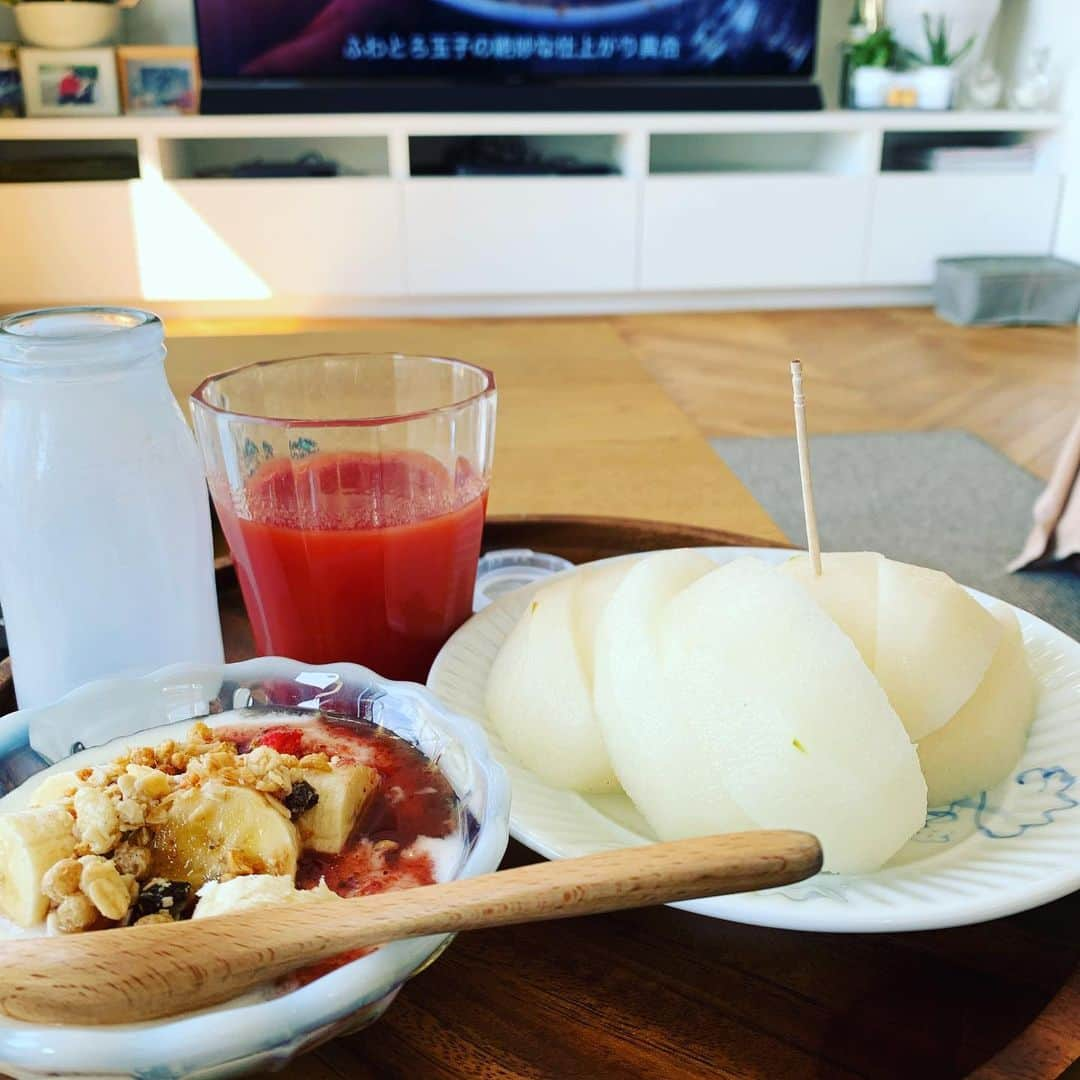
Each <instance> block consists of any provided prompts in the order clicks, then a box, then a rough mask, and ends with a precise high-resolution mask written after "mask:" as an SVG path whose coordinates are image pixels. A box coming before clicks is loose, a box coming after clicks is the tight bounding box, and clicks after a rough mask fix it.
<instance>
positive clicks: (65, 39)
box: [13, 0, 120, 49]
mask: <svg viewBox="0 0 1080 1080" xmlns="http://www.w3.org/2000/svg"><path fill="white" fill-rule="evenodd" d="M13 10H14V12H15V25H16V27H18V30H19V37H21V38H22V40H23V42H24V44H26V45H37V46H40V47H41V48H43V49H87V48H89V47H90V46H92V45H109V44H111V43H112V42H113V41H115V40H116V36H117V34H118V33H119V31H120V8H118V7H117V6H116V5H115V4H94V3H89V2H85V3H80V2H79V0H32V2H29V3H26V2H24V3H19V4H16V5H15V7H14V9H13Z"/></svg>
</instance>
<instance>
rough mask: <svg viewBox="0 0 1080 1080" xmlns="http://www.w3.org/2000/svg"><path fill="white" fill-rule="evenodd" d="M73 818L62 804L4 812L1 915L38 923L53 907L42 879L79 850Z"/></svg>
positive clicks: (0, 827)
mask: <svg viewBox="0 0 1080 1080" xmlns="http://www.w3.org/2000/svg"><path fill="white" fill-rule="evenodd" d="M72 826H73V819H72V817H71V815H70V814H69V813H68V812H67V811H66V810H65V809H64V808H63V807H61V806H39V807H35V808H34V809H31V810H20V811H17V812H16V813H12V814H0V915H3V916H4V918H6V919H10V920H11V921H12V922H13V923H16V924H17V925H19V926H36V925H37V924H38V923H40V922H41V921H42V920H43V919H44V918H45V915H46V913H47V912H48V910H49V901H48V900H47V899H46V897H45V895H44V893H42V891H41V879H42V878H43V877H44V876H45V871H46V870H48V869H49V868H50V867H51V866H52V865H53V863H57V862H59V861H60V860H61V859H67V858H69V857H70V856H71V854H72V852H74V850H75V834H74V831H73V828H72Z"/></svg>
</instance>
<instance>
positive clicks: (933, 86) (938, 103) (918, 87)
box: [911, 67, 956, 110]
mask: <svg viewBox="0 0 1080 1080" xmlns="http://www.w3.org/2000/svg"><path fill="white" fill-rule="evenodd" d="M911 79H912V84H913V85H914V87H915V93H916V95H917V96H918V108H920V109H935V110H941V109H951V108H952V103H953V96H954V94H955V93H956V70H955V69H954V68H951V67H923V68H919V69H918V71H916V72H915V73H914V74H913V75H912V76H911Z"/></svg>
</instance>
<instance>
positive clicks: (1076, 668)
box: [428, 547, 1080, 932]
mask: <svg viewBox="0 0 1080 1080" xmlns="http://www.w3.org/2000/svg"><path fill="white" fill-rule="evenodd" d="M704 550H705V551H706V553H707V554H708V555H710V556H711V557H712V558H714V559H715V560H716V561H717V562H718V563H723V562H728V561H730V560H732V559H735V558H738V557H739V556H743V555H754V556H756V557H758V558H760V559H763V560H765V561H767V562H771V563H776V562H782V561H783V560H785V559H787V558H789V557H790V555H791V552H790V551H785V550H777V549H775V548H735V547H731V548H708V549H704ZM539 584H542V583H538V584H537V585H534V586H529V587H527V588H524V589H519V590H517V591H516V592H512V593H508V594H507V595H505V596H503V597H501V598H500V599H498V600H496V601H495V602H494V603H493V604H491V606H490V607H488V608H486V609H485V610H484V611H482V612H480V613H479V614H478V615H475V616H474V617H473V618H472V619H470V620H469V621H468V622H467V623H466V624H465V625H464V626H463V627H462V628H461V629H460V630H459V631H458V632H457V633H456V634H455V635H454V636H453V637H452V638H451V639H450V640H449V641H448V642H447V643H446V646H445V647H444V648H443V650H442V652H441V653H440V654H439V656H438V657H437V659H436V660H435V664H434V666H433V667H432V669H431V675H430V676H429V678H428V686H429V687H430V688H431V690H432V691H434V693H435V694H436V695H437V696H438V697H439V698H440V699H441V700H442V701H443V702H444V703H445V704H446V706H447V707H448V708H450V709H453V710H454V711H456V712H460V713H464V714H465V715H467V716H472V717H475V718H476V719H477V720H479V721H480V723H481V724H482V725H483V726H484V727H485V728H486V730H487V734H488V739H489V740H490V742H491V745H492V750H493V755H494V757H495V758H496V760H497V761H499V762H500V764H502V765H503V766H504V768H505V769H506V771H507V772H508V773H509V774H510V781H511V787H512V791H513V800H512V803H511V813H510V832H511V835H513V836H514V837H515V838H516V839H518V840H520V841H521V842H522V843H523V844H525V845H526V846H528V847H530V848H532V849H533V850H534V851H536V852H539V853H540V854H541V855H545V856H547V857H548V858H550V859H561V858H568V857H570V856H574V855H587V854H589V853H591V852H594V851H603V850H609V849H611V848H620V847H626V846H628V845H632V844H641V843H646V842H648V841H650V840H652V839H655V837H654V836H653V835H652V833H651V832H650V830H649V828H648V826H647V825H646V824H645V822H644V820H643V819H642V818H641V815H640V814H638V812H637V811H636V810H635V808H634V806H633V804H632V803H631V802H630V800H629V799H628V798H627V797H626V796H625V795H621V794H620V795H599V796H597V795H590V796H583V795H578V794H577V793H575V792H572V791H564V790H561V789H559V788H553V787H549V786H548V785H547V784H544V783H542V782H541V781H540V780H539V779H538V778H537V777H536V776H535V775H534V774H533V773H531V772H529V771H528V770H527V769H524V768H522V767H521V766H520V765H518V764H517V763H516V762H515V761H514V759H513V758H512V757H510V755H509V754H508V753H507V750H506V747H505V746H504V745H503V743H502V741H501V739H500V738H499V737H498V735H497V734H496V733H495V731H494V730H493V729H492V728H491V726H490V725H489V724H488V721H487V716H486V714H485V711H484V688H485V686H486V684H487V677H488V672H489V671H490V669H491V665H492V662H493V660H494V659H495V654H496V653H497V652H498V650H499V647H500V646H501V645H502V643H503V641H504V640H505V638H506V636H507V635H508V634H509V633H510V630H511V628H512V627H513V626H514V624H515V623H516V621H517V619H518V617H519V616H520V615H521V613H522V612H523V611H524V610H525V607H526V605H527V603H528V601H529V597H530V596H531V595H532V593H533V592H534V591H535V589H536V588H538V587H539ZM968 591H969V592H970V593H971V595H972V596H974V597H975V598H976V599H977V600H979V601H980V602H981V603H984V604H986V603H989V602H990V601H991V598H990V597H988V596H986V595H985V594H983V593H980V592H977V591H975V590H974V589H969V590H968ZM1013 610H1014V611H1015V612H1016V615H1017V618H1018V619H1019V620H1020V626H1021V628H1022V629H1023V632H1024V641H1025V644H1026V645H1027V649H1028V656H1029V658H1030V660H1031V664H1032V667H1033V669H1034V671H1035V674H1036V676H1037V678H1038V680H1039V683H1040V687H1041V694H1040V699H1039V704H1038V710H1037V714H1036V718H1035V723H1034V725H1033V727H1032V730H1031V734H1030V736H1029V737H1028V743H1027V747H1026V749H1025V751H1024V755H1023V758H1022V759H1021V760H1020V762H1019V763H1018V764H1017V766H1016V768H1015V769H1014V770H1013V773H1012V774H1011V775H1010V776H1009V777H1008V778H1007V779H1006V780H1005V781H1003V782H1002V783H1001V784H999V785H998V787H996V788H995V789H994V790H992V791H989V792H984V793H983V794H982V795H980V796H979V797H977V798H974V799H965V800H961V801H960V802H957V803H953V804H952V805H951V806H949V807H943V808H939V809H933V810H931V811H930V814H929V816H928V818H927V822H926V826H925V827H924V828H923V829H922V831H921V832H919V833H918V834H917V835H916V836H915V837H914V839H912V840H911V841H909V842H908V843H907V844H906V845H905V846H904V847H903V848H902V849H901V851H900V852H899V853H898V854H897V855H896V857H895V858H894V859H893V860H892V861H891V862H890V863H889V864H888V865H887V866H886V867H884V868H883V869H882V870H879V871H878V872H877V873H874V874H864V875H858V876H842V875H837V874H825V873H822V874H818V875H817V876H816V877H814V878H811V879H810V880H809V881H804V882H801V883H799V884H798V885H791V886H787V887H785V888H781V889H771V890H768V891H765V892H758V893H748V894H744V895H740V896H725V897H713V898H711V899H707V900H691V901H687V902H685V903H681V904H678V905H676V906H677V907H682V908H685V909H687V910H688V911H695V912H698V913H699V914H702V915H710V916H713V917H715V918H721V919H732V920H734V921H736V922H744V923H752V924H755V925H758V926H776V927H783V928H787V929H792V930H823V931H858V932H868V931H894V930H930V929H936V928H940V927H947V926H961V925H964V924H966V923H974V922H982V921H984V920H986V919H993V918H997V917H999V916H1003V915H1011V914H1014V913H1015V912H1018V911H1024V910H1026V909H1027V908H1031V907H1035V906H1037V905H1039V904H1044V903H1047V902H1048V901H1050V900H1056V899H1057V898H1058V897H1060V896H1064V895H1066V894H1067V893H1070V892H1072V891H1073V890H1074V889H1077V888H1080V809H1078V802H1080V782H1078V781H1077V777H1078V776H1080V643H1078V642H1076V641H1074V640H1073V639H1072V638H1070V637H1068V636H1066V635H1065V634H1063V633H1061V631H1059V630H1055V629H1054V628H1053V627H1052V626H1050V625H1048V624H1047V623H1045V622H1043V621H1042V620H1041V619H1037V618H1035V616H1034V615H1030V614H1028V613H1027V612H1026V611H1021V610H1020V609H1019V608H1014V609H1013ZM867 813H873V807H871V806H868V807H867ZM792 824H793V825H794V826H797V824H798V823H797V822H792Z"/></svg>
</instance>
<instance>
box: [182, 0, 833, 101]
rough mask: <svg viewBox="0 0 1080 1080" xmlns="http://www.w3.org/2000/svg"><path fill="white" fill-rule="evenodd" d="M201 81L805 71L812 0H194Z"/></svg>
mask: <svg viewBox="0 0 1080 1080" xmlns="http://www.w3.org/2000/svg"><path fill="white" fill-rule="evenodd" d="M196 9H197V15H198V23H199V47H200V52H201V56H202V66H203V74H204V77H205V78H206V79H207V80H208V81H213V80H235V79H243V80H275V81H277V80H282V79H293V80H302V81H303V82H305V83H310V81H311V80H328V81H339V82H340V81H343V80H346V81H355V82H367V83H370V82H373V81H378V82H386V81H394V80H399V79H400V80H404V81H410V82H413V83H416V82H418V81H421V82H444V83H445V82H449V83H456V84H460V83H473V84H491V83H501V84H521V83H533V84H536V83H545V82H555V81H560V80H562V81H565V80H571V81H574V82H577V83H580V82H582V81H589V80H597V81H600V80H604V81H608V82H611V81H618V80H630V81H638V80H642V79H650V80H651V79H656V78H662V79H664V80H673V79H674V80H690V79H697V80H700V79H703V78H704V79H724V80H731V79H739V80H741V79H768V80H777V79H779V80H787V79H806V78H807V77H808V76H809V75H810V74H811V72H812V69H813V62H814V44H815V40H816V37H817V18H818V11H817V9H818V0H196Z"/></svg>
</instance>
